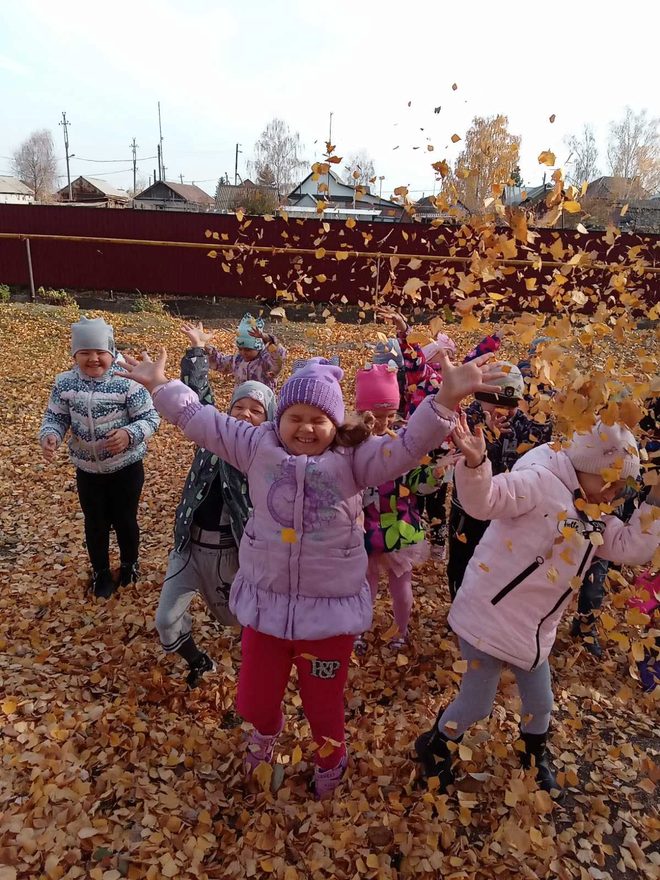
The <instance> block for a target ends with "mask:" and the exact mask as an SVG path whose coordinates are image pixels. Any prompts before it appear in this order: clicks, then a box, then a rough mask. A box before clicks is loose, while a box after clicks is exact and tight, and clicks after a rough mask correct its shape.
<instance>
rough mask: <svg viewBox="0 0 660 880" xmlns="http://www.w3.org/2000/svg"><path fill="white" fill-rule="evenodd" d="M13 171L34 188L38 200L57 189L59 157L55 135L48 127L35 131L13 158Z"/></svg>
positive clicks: (40, 200) (46, 197)
mask: <svg viewBox="0 0 660 880" xmlns="http://www.w3.org/2000/svg"><path fill="white" fill-rule="evenodd" d="M12 171H13V173H14V174H15V175H16V176H17V177H19V178H20V179H21V180H22V181H23V183H25V184H27V186H29V187H30V189H32V191H33V192H34V198H35V200H36V201H37V202H43V201H45V200H46V199H48V198H49V197H50V196H51V195H52V194H53V190H54V189H55V175H56V173H57V159H56V158H55V148H54V146H53V136H52V135H51V133H50V132H49V131H48V129H46V128H43V129H41V131H33V132H32V134H31V135H30V137H29V138H28V139H27V140H25V141H23V143H22V144H21V146H20V147H19V148H18V149H17V150H16V152H15V153H14V156H13V159H12Z"/></svg>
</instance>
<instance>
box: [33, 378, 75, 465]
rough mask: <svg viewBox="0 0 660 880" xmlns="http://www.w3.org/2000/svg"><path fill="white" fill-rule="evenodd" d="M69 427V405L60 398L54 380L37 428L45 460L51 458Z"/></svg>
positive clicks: (58, 389)
mask: <svg viewBox="0 0 660 880" xmlns="http://www.w3.org/2000/svg"><path fill="white" fill-rule="evenodd" d="M70 427H71V414H70V412H69V405H68V403H66V401H64V400H62V394H61V392H60V388H59V385H58V382H57V380H56V381H55V385H54V386H53V390H52V391H51V392H50V397H49V399H48V405H47V407H46V412H45V413H44V417H43V421H42V422H41V427H40V429H39V443H40V445H41V448H42V449H43V453H44V458H45V459H46V461H51V460H52V458H53V456H54V455H55V451H56V450H57V447H58V446H59V445H60V443H61V442H62V441H63V440H64V437H65V436H66V432H67V431H68V430H69V428H70Z"/></svg>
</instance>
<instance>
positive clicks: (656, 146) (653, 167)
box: [607, 107, 660, 193]
mask: <svg viewBox="0 0 660 880" xmlns="http://www.w3.org/2000/svg"><path fill="white" fill-rule="evenodd" d="M659 126H660V119H657V118H648V117H647V115H646V110H642V111H641V112H640V113H634V112H633V110H632V109H631V108H630V107H626V112H625V113H624V115H623V118H622V119H620V120H619V121H618V122H611V123H610V139H609V143H608V146H607V159H608V162H609V165H610V171H611V173H612V174H613V175H615V176H617V177H624V178H626V180H631V181H633V180H634V181H636V182H637V183H638V184H639V186H640V187H641V188H642V189H643V190H645V191H646V192H647V193H656V192H658V190H659V189H660V131H659V128H658V127H659Z"/></svg>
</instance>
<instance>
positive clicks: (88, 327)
mask: <svg viewBox="0 0 660 880" xmlns="http://www.w3.org/2000/svg"><path fill="white" fill-rule="evenodd" d="M84 349H90V350H96V351H108V352H110V354H111V355H114V354H115V353H116V349H115V336H114V333H113V330H112V327H111V326H110V324H107V323H106V322H105V321H104V320H103V318H85V317H84V316H83V317H82V318H81V319H80V320H79V321H77V322H76V323H75V324H72V325H71V354H72V355H74V357H75V354H76V352H78V351H82V350H84Z"/></svg>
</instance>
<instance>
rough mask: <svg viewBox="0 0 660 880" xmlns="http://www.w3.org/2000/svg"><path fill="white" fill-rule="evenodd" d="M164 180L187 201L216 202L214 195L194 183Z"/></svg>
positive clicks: (205, 203) (197, 202)
mask: <svg viewBox="0 0 660 880" xmlns="http://www.w3.org/2000/svg"><path fill="white" fill-rule="evenodd" d="M162 182H163V183H164V184H165V186H169V188H170V189H171V190H172V191H173V192H175V193H176V194H177V195H179V196H181V198H182V199H185V200H186V201H187V202H194V203H195V204H197V205H212V204H214V201H213V197H212V196H210V195H209V194H208V193H207V192H204V190H203V189H202V188H201V187H199V186H197V185H196V184H194V183H172V182H171V181H169V180H163V181H162Z"/></svg>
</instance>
